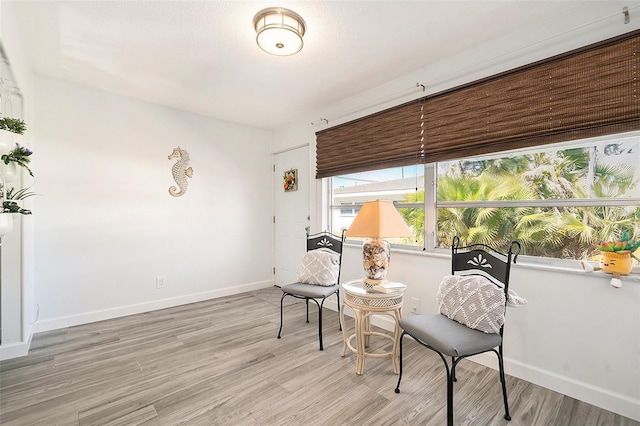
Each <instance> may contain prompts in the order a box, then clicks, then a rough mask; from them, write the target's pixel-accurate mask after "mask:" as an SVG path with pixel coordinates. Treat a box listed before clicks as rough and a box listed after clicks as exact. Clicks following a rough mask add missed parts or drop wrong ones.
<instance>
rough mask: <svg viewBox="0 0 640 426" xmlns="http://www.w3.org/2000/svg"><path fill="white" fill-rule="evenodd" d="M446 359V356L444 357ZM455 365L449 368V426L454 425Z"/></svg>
mask: <svg viewBox="0 0 640 426" xmlns="http://www.w3.org/2000/svg"><path fill="white" fill-rule="evenodd" d="M443 360H444V358H443ZM454 369H455V366H454V365H452V366H451V371H449V369H448V368H447V426H453V381H454V378H453V376H454Z"/></svg>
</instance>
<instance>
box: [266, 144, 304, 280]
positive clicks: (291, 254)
mask: <svg viewBox="0 0 640 426" xmlns="http://www.w3.org/2000/svg"><path fill="white" fill-rule="evenodd" d="M274 165H275V167H274V170H275V173H274V188H275V192H274V193H275V200H274V206H275V212H274V213H275V225H274V237H275V238H274V241H275V250H274V252H275V271H274V273H275V277H274V282H275V284H276V285H277V286H283V285H286V284H291V283H294V282H296V280H297V277H298V274H299V273H300V269H301V263H302V256H304V253H305V252H306V250H307V248H306V231H305V228H306V227H308V226H309V191H310V185H311V183H312V182H310V179H311V177H310V176H311V174H310V173H309V147H308V146H305V147H301V148H296V149H292V150H290V151H286V152H282V153H278V154H276V155H275V156H274ZM291 169H294V170H296V176H297V177H296V179H297V190H295V191H285V190H284V174H285V172H286V171H288V170H291Z"/></svg>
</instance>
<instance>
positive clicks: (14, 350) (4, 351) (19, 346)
mask: <svg viewBox="0 0 640 426" xmlns="http://www.w3.org/2000/svg"><path fill="white" fill-rule="evenodd" d="M30 344H31V340H29V341H28V342H17V343H9V344H5V345H0V361H4V360H6V359H11V358H18V357H21V356H25V355H27V354H28V353H29V346H30Z"/></svg>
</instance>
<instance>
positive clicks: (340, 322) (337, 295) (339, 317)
mask: <svg viewBox="0 0 640 426" xmlns="http://www.w3.org/2000/svg"><path fill="white" fill-rule="evenodd" d="M336 297H337V298H338V319H339V320H340V321H338V330H340V331H342V320H341V318H342V317H341V316H340V290H338V291H337V292H336Z"/></svg>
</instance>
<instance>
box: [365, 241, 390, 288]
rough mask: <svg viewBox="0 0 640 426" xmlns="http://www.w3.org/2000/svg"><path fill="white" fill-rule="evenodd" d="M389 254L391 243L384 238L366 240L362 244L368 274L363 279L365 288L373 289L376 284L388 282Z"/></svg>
mask: <svg viewBox="0 0 640 426" xmlns="http://www.w3.org/2000/svg"><path fill="white" fill-rule="evenodd" d="M389 254H390V250H389V243H388V242H386V241H385V240H383V239H382V238H370V239H368V240H365V242H364V244H363V246H362V264H363V266H364V271H365V273H366V274H367V278H365V279H364V280H363V287H364V289H365V290H367V291H373V287H374V286H376V285H378V284H382V283H386V282H387V279H386V278H387V271H388V269H389V259H390V255H389Z"/></svg>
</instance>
